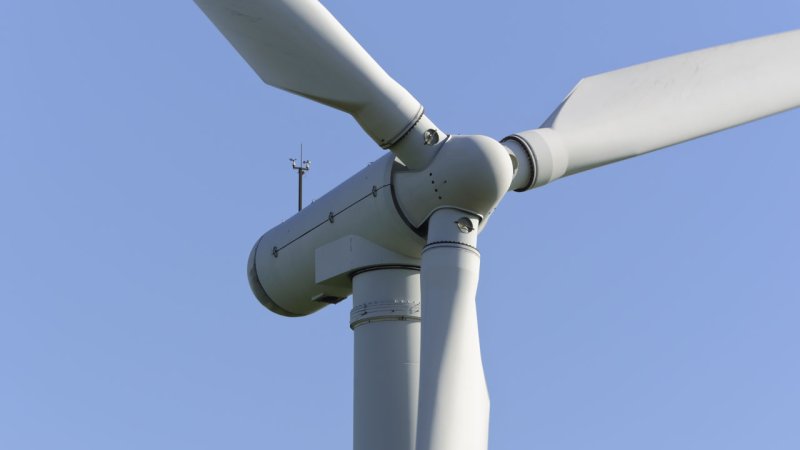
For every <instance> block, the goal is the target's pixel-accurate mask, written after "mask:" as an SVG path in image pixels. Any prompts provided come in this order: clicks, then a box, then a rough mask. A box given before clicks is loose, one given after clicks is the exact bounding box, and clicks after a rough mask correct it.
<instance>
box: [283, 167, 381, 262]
mask: <svg viewBox="0 0 800 450" xmlns="http://www.w3.org/2000/svg"><path fill="white" fill-rule="evenodd" d="M391 186H392V184H391V183H388V184H384V185H383V186H380V187H378V188H377V189H372V190H370V191H369V193H368V194H366V195H365V196H363V197H361V198H359V199H358V200H356V201H354V202H352V203H350V204H349V205H347V206H345V207H344V208H342V209H341V210H340V211H339V212H336V213H334V212H333V211H331V214H330V215H329V216H328V217H326V218H325V220H323V221H322V222H320V223H318V224H317V225H314V226H313V227H311V228H310V229H309V230H307V231H304V232H303V233H302V234H300V235H299V236H297V237H296V238H294V239H292V240H291V241H289V242H287V243H286V244H284V245H283V246H281V247H275V250H274V253H275V257H276V258H277V257H278V254H280V251H281V250H283V249H285V248H286V247H288V246H290V245H292V244H293V243H295V242H297V241H298V240H300V239H302V238H303V237H305V236H306V235H308V234H309V233H311V232H312V231H314V230H316V229H317V228H319V227H321V226H323V225H325V224H326V223H333V219H335V218H336V217H337V216H338V215H339V214H342V213H343V212H345V211H347V210H348V209H350V208H352V207H353V206H355V205H357V204H358V203H361V202H362V201H363V200H366V199H367V198H368V197H375V196H376V195H377V193H378V192H379V191H381V190H382V189H384V188H386V187H391ZM392 198H394V196H392Z"/></svg>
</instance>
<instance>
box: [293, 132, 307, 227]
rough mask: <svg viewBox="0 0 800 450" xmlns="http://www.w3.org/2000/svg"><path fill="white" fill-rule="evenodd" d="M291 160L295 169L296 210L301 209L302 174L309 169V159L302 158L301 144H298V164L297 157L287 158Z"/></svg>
mask: <svg viewBox="0 0 800 450" xmlns="http://www.w3.org/2000/svg"><path fill="white" fill-rule="evenodd" d="M289 161H291V162H292V169H294V170H296V171H297V210H298V211H300V210H301V209H303V174H305V173H306V172H308V171H309V170H311V160H310V159H307V160H304V159H303V144H300V164H297V158H289Z"/></svg>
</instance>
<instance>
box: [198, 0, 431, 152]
mask: <svg viewBox="0 0 800 450" xmlns="http://www.w3.org/2000/svg"><path fill="white" fill-rule="evenodd" d="M195 3H197V5H198V6H199V7H200V8H201V9H202V10H203V12H204V13H205V14H206V15H207V16H208V18H209V19H211V21H212V22H213V23H214V25H216V26H217V28H218V29H219V30H220V31H221V32H222V34H223V35H225V37H226V38H227V39H228V41H230V43H231V44H233V46H234V47H235V48H236V50H237V51H238V52H239V54H241V55H242V57H243V58H244V59H245V61H247V63H248V64H250V66H251V67H252V68H253V70H255V71H256V73H257V74H258V76H259V77H261V79H262V80H264V82H265V83H267V84H269V85H272V86H275V87H277V88H280V89H284V90H286V91H289V92H293V93H295V94H298V95H302V96H304V97H307V98H310V99H312V100H315V101H317V102H320V103H323V104H325V105H328V106H332V107H334V108H337V109H340V110H342V111H345V112H347V113H350V114H352V115H353V117H355V119H356V120H357V121H358V123H359V124H360V125H361V127H362V128H364V130H365V131H366V132H367V134H369V135H370V137H372V139H373V140H375V142H377V143H378V144H379V145H380V146H381V147H384V148H388V147H391V146H392V145H393V144H394V143H395V142H397V141H398V140H399V139H400V138H401V137H403V135H404V134H405V133H406V132H407V131H408V130H409V129H411V128H412V127H413V126H414V124H415V123H416V122H417V121H418V120H419V119H420V117H421V116H422V105H420V103H419V102H418V101H417V100H416V99H415V98H414V97H413V96H412V95H411V94H409V93H408V91H406V90H405V89H404V88H403V87H402V86H400V84H398V83H397V82H396V81H395V80H394V79H392V78H391V77H390V76H389V75H388V74H386V72H384V70H383V69H382V68H381V67H380V66H379V65H378V63H376V62H375V60H373V59H372V57H370V56H369V54H368V53H367V52H366V51H365V50H364V49H363V48H362V47H361V46H360V45H359V44H358V42H356V40H355V39H354V38H353V37H352V36H351V35H350V34H349V33H348V32H347V30H345V29H344V27H343V26H342V25H341V24H340V23H339V22H338V21H337V20H336V19H335V18H334V17H333V15H331V13H330V12H328V10H327V9H325V7H324V6H322V4H320V3H319V2H318V1H317V0H195Z"/></svg>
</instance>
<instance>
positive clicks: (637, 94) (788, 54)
mask: <svg viewBox="0 0 800 450" xmlns="http://www.w3.org/2000/svg"><path fill="white" fill-rule="evenodd" d="M797 106H800V30H796V31H791V32H787V33H781V34H775V35H770V36H765V37H761V38H757V39H751V40H747V41H741V42H736V43H733V44H728V45H722V46H719V47H713V48H708V49H705V50H699V51H695V52H691V53H685V54H681V55H677V56H672V57H669V58H664V59H659V60H655V61H651V62H648V63H644V64H639V65H636V66H631V67H627V68H624V69H619V70H615V71H613V72H607V73H603V74H600V75H595V76H592V77H589V78H585V79H583V80H581V81H580V82H579V83H578V85H577V86H575V88H574V89H573V90H572V92H571V93H570V94H569V95H568V96H567V98H566V99H565V100H564V101H563V102H562V103H561V105H560V106H559V107H558V108H557V109H556V110H555V111H554V112H553V113H552V115H551V116H550V117H549V118H548V119H547V121H545V123H544V124H543V125H542V128H540V129H538V130H531V131H525V132H522V133H518V134H517V135H512V136H509V138H507V139H509V140H511V141H516V142H514V143H512V144H511V145H510V146H517V145H518V144H521V145H522V146H527V147H528V148H529V149H530V150H532V151H533V154H534V155H535V162H536V165H537V167H536V171H537V172H538V174H537V175H536V179H535V180H534V181H533V183H532V184H531V185H530V186H528V188H530V187H533V186H540V185H542V184H545V183H548V182H550V181H552V180H555V179H557V178H560V177H562V176H565V175H570V174H573V173H576V172H580V171H583V170H587V169H591V168H593V167H597V166H601V165H603V164H608V163H611V162H614V161H618V160H621V159H625V158H630V157H632V156H636V155H640V154H642V153H646V152H649V151H652V150H656V149H659V148H663V147H666V146H669V145H673V144H677V143H680V142H683V141H686V140H689V139H693V138H696V137H700V136H703V135H706V134H709V133H713V132H716V131H720V130H724V129H726V128H730V127H733V126H736V125H740V124H743V123H745V122H749V121H752V120H755V119H759V118H762V117H765V116H769V115H771V114H775V113H779V112H782V111H785V110H788V109H791V108H795V107H797Z"/></svg>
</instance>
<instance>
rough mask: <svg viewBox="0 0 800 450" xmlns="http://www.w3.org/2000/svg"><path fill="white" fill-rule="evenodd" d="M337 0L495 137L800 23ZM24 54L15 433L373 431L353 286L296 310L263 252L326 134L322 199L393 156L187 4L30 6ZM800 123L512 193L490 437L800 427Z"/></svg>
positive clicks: (3, 285)
mask: <svg viewBox="0 0 800 450" xmlns="http://www.w3.org/2000/svg"><path fill="white" fill-rule="evenodd" d="M325 4H326V5H327V7H328V8H329V9H330V10H331V11H332V12H333V13H334V14H335V15H336V16H337V17H338V18H339V20H340V21H341V22H342V23H343V24H344V25H345V26H346V27H347V28H348V29H350V30H351V32H352V33H353V34H354V35H355V36H356V38H357V39H359V40H360V41H361V42H362V44H363V45H364V46H365V48H366V49H367V50H368V51H369V52H370V53H371V54H372V55H373V56H374V57H375V58H376V59H377V60H378V61H379V62H380V63H381V64H382V65H383V67H384V68H385V69H386V70H387V71H388V72H389V73H390V74H392V76H394V77H395V78H396V79H397V80H398V81H399V82H400V83H402V84H403V85H404V86H406V87H407V88H408V89H409V91H411V92H412V93H413V94H414V95H415V96H416V97H417V98H418V99H419V100H420V101H421V102H422V103H423V104H424V105H425V106H426V108H427V111H428V115H429V116H430V117H431V118H432V119H433V120H434V121H435V122H436V123H437V124H438V125H439V126H440V127H441V128H442V129H444V130H445V131H447V132H450V133H480V134H486V135H489V136H492V137H495V138H502V137H503V136H505V135H507V134H510V133H513V132H516V131H521V130H525V129H530V128H535V127H536V126H537V125H538V124H539V123H541V122H542V121H543V120H544V119H545V118H546V117H547V116H548V115H549V113H550V111H552V110H553V109H554V108H555V107H556V106H557V105H558V103H559V101H560V100H561V99H562V98H563V97H564V96H565V95H566V94H567V92H569V90H570V89H571V88H572V86H573V85H574V84H575V83H576V82H577V81H578V80H579V79H580V78H581V77H583V76H587V75H591V74H595V73H600V72H604V71H608V70H612V69H615V68H618V67H622V66H626V65H630V64H634V63H639V62H643V61H647V60H650V59H655V58H659V57H664V56H668V55H672V54H675V53H681V52H685V51H690V50H694V49H698V48H702V47H707V46H711V45H716V44H722V43H727V42H730V41H735V40H739V39H745V38H750V37H755V36H759V35H764V34H769V33H774V32H780V31H785V30H789V29H794V28H800V5H798V3H797V2H796V1H794V0H785V1H778V0H762V1H758V2H742V1H734V2H731V1H697V0H695V1H688V0H673V1H669V2H642V1H617V0H609V1H604V2H589V1H574V2H567V1H564V2H530V1H511V0H498V1H495V2H473V3H465V2H458V1H453V0H448V1H439V2H425V1H422V0H407V1H403V2H344V1H333V0H331V1H327V2H325ZM798 52H800V49H799V50H798ZM0 64H1V66H0V214H1V215H0V448H4V449H19V450H23V449H54V448H70V449H110V448H113V449H137V450H139V449H143V448H147V449H180V448H191V449H220V448H237V449H264V448H268V449H281V450H283V449H287V450H290V449H322V448H324V449H348V448H350V447H351V427H352V416H351V414H352V408H351V401H352V400H351V398H352V356H353V355H352V336H351V331H350V329H349V328H348V317H349V310H350V307H351V304H350V301H349V300H348V301H345V302H342V303H340V304H339V305H337V306H334V307H329V308H326V309H324V310H323V311H320V312H319V313H316V314H314V315H312V316H309V317H304V318H298V319H287V318H284V317H279V316H276V315H274V314H272V313H270V312H269V311H267V310H266V309H264V308H263V307H262V306H260V305H259V303H258V302H257V301H256V300H255V299H254V297H253V296H252V294H251V293H250V291H249V288H248V286H247V281H246V277H245V263H246V258H247V255H248V252H249V250H250V247H251V245H252V244H253V243H254V242H255V240H256V239H257V238H258V237H259V236H260V234H261V233H262V232H263V231H265V230H267V229H268V228H270V227H272V226H274V225H276V224H277V223H279V222H280V221H282V220H283V219H285V218H287V217H289V216H290V215H291V214H293V212H294V208H295V204H296V197H295V183H296V179H295V174H294V172H292V171H291V170H290V166H289V162H288V158H289V157H295V156H296V155H297V153H298V147H299V145H300V143H301V142H302V143H303V145H304V147H305V149H306V157H307V158H310V159H311V160H312V161H313V168H312V171H311V172H310V173H309V175H308V176H307V178H306V183H305V185H306V198H307V199H309V200H310V199H313V198H316V197H319V196H321V195H322V194H324V193H325V192H327V191H328V190H329V189H330V188H332V187H334V186H335V185H337V184H338V183H340V182H341V181H343V180H344V179H346V178H347V177H348V176H349V175H350V174H352V173H354V172H355V171H356V170H358V169H360V168H361V167H363V166H364V165H365V164H367V163H368V162H370V161H372V160H374V159H376V158H378V157H379V156H381V155H382V150H379V149H378V148H377V147H376V146H375V145H374V144H373V143H372V142H371V141H370V140H369V139H368V138H367V137H366V136H365V135H363V133H362V132H361V130H360V128H359V127H358V126H357V124H356V123H355V121H353V120H352V119H351V118H350V117H349V116H346V115H344V114H342V113H339V112H337V111H333V110H329V109H327V108H325V107H322V106H320V105H317V104H314V103H312V102H309V101H306V100H303V99H300V98H296V97H294V96H292V95H289V94H287V93H284V92H281V91H278V90H275V89H272V88H269V87H266V86H264V85H262V84H261V82H260V81H259V80H258V78H257V77H256V76H255V75H254V74H253V73H252V72H251V70H250V69H249V67H247V65H246V64H245V63H244V62H243V61H242V60H241V59H240V57H239V56H238V55H237V54H236V53H235V52H234V51H233V49H232V48H231V47H230V45H229V44H228V43H227V41H225V40H224V39H223V38H222V36H221V35H220V34H219V33H218V32H217V31H216V29H215V28H214V27H213V26H212V25H211V23H210V22H208V20H207V19H206V18H205V16H203V15H202V13H201V12H200V11H199V10H198V9H197V8H196V7H195V6H194V4H193V3H192V2H189V1H181V2H162V1H153V0H150V1H140V2H123V1H114V0H103V1H100V0H85V1H82V2H63V1H54V0H43V1H36V2H10V1H8V2H2V3H0ZM731 95H733V96H735V95H736V93H735V92H732V93H731ZM798 127H800V111H793V112H789V113H786V114H783V115H779V116H776V117H772V118H768V119H766V120H762V121H760V122H756V123H753V124H749V125H746V126H743V127H740V128H737V129H734V130H730V131H727V132H724V133H721V134H717V135H714V136H710V137H707V138H703V139H700V140H696V141H693V142H690V143H686V144H684V145H680V146H677V147H674V148H672V149H669V150H667V151H661V152H656V153H654V154H650V155H647V156H643V157H640V158H637V159H635V160H629V161H625V162H622V163H619V164H616V165H613V166H608V167H605V168H601V169H597V170H594V171H592V172H590V173H584V174H580V175H576V176H574V177H570V178H566V179H563V180H561V181H558V182H556V183H554V184H552V185H549V186H546V187H544V188H541V189H538V190H535V191H531V192H527V193H523V194H515V193H512V194H509V195H508V196H507V198H506V200H505V202H504V203H503V204H502V205H501V207H500V208H499V209H498V211H497V213H496V214H495V215H494V216H493V219H492V223H490V226H489V227H488V228H487V229H486V231H485V232H484V233H483V234H482V235H481V240H480V246H481V250H482V254H483V273H482V278H481V284H480V289H479V299H478V307H479V314H480V327H481V338H482V348H483V357H484V363H485V367H486V375H487V379H488V384H489V388H490V392H491V398H492V417H491V441H490V447H491V448H492V449H511V448H531V449H575V450H578V449H609V450H611V449H613V450H622V449H631V450H634V449H635V450H640V449H644V448H646V449H651V450H657V449H682V450H691V449H698V450H699V449H704V450H707V449H727V450H734V449H757V448H758V449H771V450H780V449H786V450H789V449H792V450H796V449H797V448H800V426H798V424H800V351H799V350H798V343H800V327H799V326H798V318H800V287H799V285H798V278H800V237H799V236H798V230H800V214H798V193H800V179H798V175H797V173H798V167H800V151H799V150H800V147H799V145H798V139H797V130H798Z"/></svg>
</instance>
